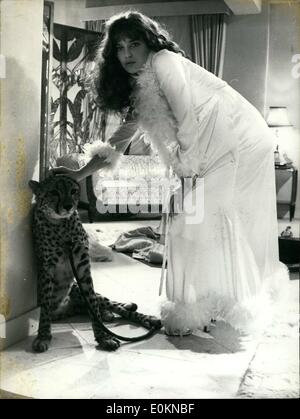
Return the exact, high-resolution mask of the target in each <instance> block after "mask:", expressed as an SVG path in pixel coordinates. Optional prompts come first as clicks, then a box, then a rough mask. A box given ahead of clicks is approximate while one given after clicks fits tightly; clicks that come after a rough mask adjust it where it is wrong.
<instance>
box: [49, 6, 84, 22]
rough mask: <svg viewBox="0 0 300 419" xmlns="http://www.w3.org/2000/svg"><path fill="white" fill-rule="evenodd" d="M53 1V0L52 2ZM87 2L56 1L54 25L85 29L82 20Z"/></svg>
mask: <svg viewBox="0 0 300 419" xmlns="http://www.w3.org/2000/svg"><path fill="white" fill-rule="evenodd" d="M52 1H53V0H52ZM85 1H86V0H54V23H60V24H61V25H67V26H74V27H76V28H85V23H84V21H83V20H82V17H83V15H84V10H85Z"/></svg>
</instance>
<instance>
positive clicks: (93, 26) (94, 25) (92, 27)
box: [85, 20, 105, 33]
mask: <svg viewBox="0 0 300 419" xmlns="http://www.w3.org/2000/svg"><path fill="white" fill-rule="evenodd" d="M104 25H105V20H87V21H86V22H85V29H87V30H88V31H94V32H100V33H102V32H103V31H104Z"/></svg>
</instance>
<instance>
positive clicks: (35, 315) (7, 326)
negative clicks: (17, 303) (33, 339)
mask: <svg viewBox="0 0 300 419" xmlns="http://www.w3.org/2000/svg"><path fill="white" fill-rule="evenodd" d="M39 316H40V309H39V308H35V309H33V310H30V311H27V312H26V313H24V314H22V315H20V316H18V317H16V318H14V319H10V320H6V321H5V320H4V316H3V315H1V316H0V350H3V349H6V348H8V347H9V346H11V345H13V344H15V343H17V342H19V341H20V340H23V339H26V338H27V337H28V336H31V335H33V334H34V333H36V332H37V330H38V324H39Z"/></svg>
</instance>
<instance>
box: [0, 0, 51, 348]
mask: <svg viewBox="0 0 300 419" xmlns="http://www.w3.org/2000/svg"><path fill="white" fill-rule="evenodd" d="M42 16H43V0H2V1H1V2H0V28H1V43H0V48H1V54H3V55H4V56H5V61H6V77H5V78H2V79H1V80H0V139H1V162H0V163H1V164H0V191H1V203H0V217H1V218H0V234H1V248H0V260H1V265H0V274H1V277H0V281H1V282H0V288H1V289H0V297H1V299H0V313H1V314H2V315H3V316H4V317H5V318H6V320H12V319H17V318H19V317H22V315H24V313H28V312H30V310H31V309H33V308H35V307H36V275H35V269H34V263H33V254H32V245H31V243H32V240H31V234H30V223H29V213H30V207H31V192H30V190H29V188H28V185H27V182H28V180H29V179H30V178H31V177H32V175H33V171H34V167H35V165H36V163H37V161H38V155H39V144H40V108H41V62H42V60H41V57H42V24H43V19H42ZM22 324H23V326H24V327H23V326H22V328H21V330H20V329H19V331H18V336H13V339H15V340H17V339H22V337H24V335H26V334H27V330H25V328H26V324H24V323H22ZM1 344H3V341H2V342H0V345H1Z"/></svg>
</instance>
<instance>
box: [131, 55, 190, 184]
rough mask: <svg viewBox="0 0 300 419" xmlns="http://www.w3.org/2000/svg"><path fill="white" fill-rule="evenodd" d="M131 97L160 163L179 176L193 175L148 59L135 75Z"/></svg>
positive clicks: (173, 120) (140, 122)
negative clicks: (133, 94) (135, 86)
mask: <svg viewBox="0 0 300 419" xmlns="http://www.w3.org/2000/svg"><path fill="white" fill-rule="evenodd" d="M133 101H134V107H135V112H136V114H137V115H136V116H137V119H138V122H139V125H140V126H141V128H142V129H143V130H144V131H146V133H147V134H148V135H149V138H150V139H151V142H152V146H153V148H154V149H156V150H157V151H158V153H159V155H160V156H161V158H162V160H163V162H164V164H165V165H166V166H167V167H172V168H173V170H174V172H175V173H176V174H177V175H178V176H179V177H188V176H193V175H194V174H195V172H193V171H192V170H191V167H192V166H191V162H190V159H189V156H188V155H185V154H184V153H182V152H181V150H180V144H179V142H178V140H177V123H176V121H175V119H174V116H173V114H172V112H171V109H170V107H169V105H168V103H167V100H166V98H165V97H164V96H163V94H162V92H161V90H160V86H159V82H158V80H157V78H156V75H155V72H154V71H153V70H152V68H151V66H150V63H147V64H146V65H145V67H144V70H143V71H142V72H141V74H140V75H139V76H138V77H137V91H136V92H135V97H133Z"/></svg>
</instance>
